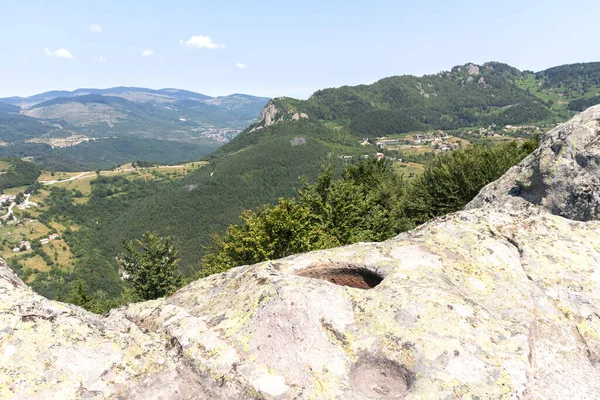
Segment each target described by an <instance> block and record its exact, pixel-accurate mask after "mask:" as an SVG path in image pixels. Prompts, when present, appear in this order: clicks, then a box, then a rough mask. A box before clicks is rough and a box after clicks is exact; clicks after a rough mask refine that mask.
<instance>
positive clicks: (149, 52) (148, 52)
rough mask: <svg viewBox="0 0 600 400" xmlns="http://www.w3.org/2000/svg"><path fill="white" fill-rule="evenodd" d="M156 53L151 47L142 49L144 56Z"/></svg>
mask: <svg viewBox="0 0 600 400" xmlns="http://www.w3.org/2000/svg"><path fill="white" fill-rule="evenodd" d="M153 55H154V52H153V51H152V50H150V49H146V50H142V57H151V56H153Z"/></svg>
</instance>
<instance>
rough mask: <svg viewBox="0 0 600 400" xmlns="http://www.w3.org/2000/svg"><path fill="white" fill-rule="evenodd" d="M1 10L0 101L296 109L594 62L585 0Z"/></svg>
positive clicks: (13, 6)
mask: <svg viewBox="0 0 600 400" xmlns="http://www.w3.org/2000/svg"><path fill="white" fill-rule="evenodd" d="M1 3H2V4H1V5H0V10H1V13H0V96H2V97H5V96H13V95H21V96H25V95H32V94H35V93H39V92H43V91H48V90H54V89H65V90H73V89H76V88H80V87H99V88H106V87H112V86H142V87H151V88H155V89H159V88H165V87H175V88H180V89H187V90H193V91H197V92H200V93H204V94H208V95H213V96H216V95H226V94H230V93H235V92H237V93H248V94H255V95H263V96H270V97H274V96H282V95H286V96H293V97H300V98H306V97H308V96H309V95H310V94H311V93H312V92H313V91H315V90H317V89H320V88H324V87H332V86H340V85H345V84H348V85H354V84H360V83H371V82H374V81H376V80H378V79H381V78H383V77H386V76H391V75H401V74H414V75H422V74H426V73H435V72H438V71H441V70H447V69H450V68H451V67H452V66H454V65H458V64H464V63H466V62H469V61H472V62H476V63H483V62H485V61H502V62H506V63H509V64H511V65H514V66H516V67H518V68H520V69H530V70H536V71H537V70H541V69H544V68H547V67H551V66H555V65H560V64H566V63H574V62H587V61H600V46H598V43H599V42H600V29H598V21H600V1H598V0H575V1H565V0H521V1H515V0H504V1H500V0H496V1H487V0H483V1H453V0H431V1H427V0H421V1H414V0H413V1H404V0H371V1H354V0H346V1H339V0H320V1H314V0H304V1H249V0H245V1H240V0H236V1H233V0H220V1H214V0H213V1H210V2H208V1H198V0H196V1H191V0H170V1H152V0H145V1H141V0H140V1H131V0H120V1H112V0H103V1H82V0H77V1H75V0H64V1H57V0H44V1H30V0H18V1H17V0H14V1H11V0H2V2H1ZM144 51H145V53H143V52H144ZM143 54H145V56H144V55H143ZM241 64H243V65H241ZM240 67H244V68H240Z"/></svg>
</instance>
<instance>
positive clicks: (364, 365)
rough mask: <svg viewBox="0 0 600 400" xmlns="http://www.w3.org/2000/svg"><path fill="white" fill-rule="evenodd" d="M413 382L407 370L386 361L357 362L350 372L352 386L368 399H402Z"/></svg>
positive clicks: (366, 360) (411, 375) (365, 360)
mask: <svg viewBox="0 0 600 400" xmlns="http://www.w3.org/2000/svg"><path fill="white" fill-rule="evenodd" d="M413 380H414V377H413V374H412V373H411V372H410V371H409V370H408V369H406V368H405V367H404V366H402V365H400V364H397V363H395V362H393V361H391V360H387V359H371V358H367V359H363V360H359V361H358V362H357V363H356V364H355V365H354V366H353V367H352V369H351V371H350V382H351V384H352V386H353V387H354V388H355V389H356V390H357V391H359V392H360V393H362V394H364V395H365V396H366V398H369V399H381V398H400V397H403V395H405V394H406V393H407V392H408V389H410V387H411V385H412V383H413Z"/></svg>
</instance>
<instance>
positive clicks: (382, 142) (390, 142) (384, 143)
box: [377, 138, 400, 147]
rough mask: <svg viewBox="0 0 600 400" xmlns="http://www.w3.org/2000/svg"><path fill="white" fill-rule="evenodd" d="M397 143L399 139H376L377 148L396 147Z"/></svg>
mask: <svg viewBox="0 0 600 400" xmlns="http://www.w3.org/2000/svg"><path fill="white" fill-rule="evenodd" d="M398 143H400V139H389V138H379V139H377V146H379V147H389V146H398Z"/></svg>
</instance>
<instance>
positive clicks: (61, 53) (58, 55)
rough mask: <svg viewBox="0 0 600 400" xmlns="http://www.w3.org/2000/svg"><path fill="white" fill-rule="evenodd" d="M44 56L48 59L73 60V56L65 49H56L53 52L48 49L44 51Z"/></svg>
mask: <svg viewBox="0 0 600 400" xmlns="http://www.w3.org/2000/svg"><path fill="white" fill-rule="evenodd" d="M44 54H45V55H47V56H48V57H56V58H67V59H69V60H73V59H74V57H73V54H71V52H70V51H69V50H67V49H58V50H55V51H52V50H50V49H49V48H45V49H44Z"/></svg>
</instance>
